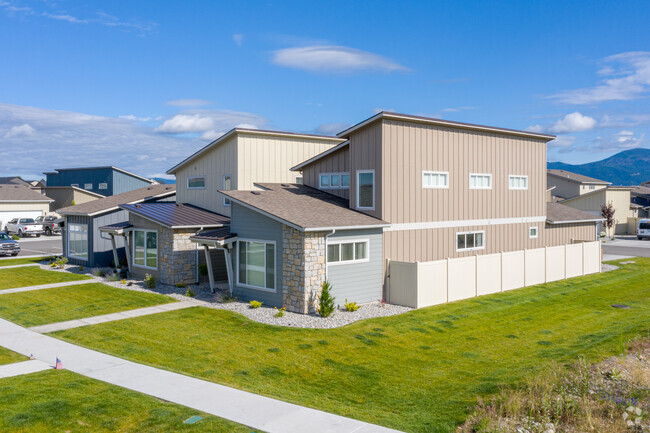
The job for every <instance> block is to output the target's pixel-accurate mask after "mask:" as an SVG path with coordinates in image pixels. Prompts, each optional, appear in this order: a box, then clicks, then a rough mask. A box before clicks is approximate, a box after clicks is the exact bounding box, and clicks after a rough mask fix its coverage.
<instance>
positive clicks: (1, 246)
mask: <svg viewBox="0 0 650 433" xmlns="http://www.w3.org/2000/svg"><path fill="white" fill-rule="evenodd" d="M19 252H20V245H19V244H18V242H16V241H15V240H13V239H12V238H11V236H9V235H8V234H7V233H0V255H3V256H7V255H9V254H11V255H12V256H17V255H18V253H19Z"/></svg>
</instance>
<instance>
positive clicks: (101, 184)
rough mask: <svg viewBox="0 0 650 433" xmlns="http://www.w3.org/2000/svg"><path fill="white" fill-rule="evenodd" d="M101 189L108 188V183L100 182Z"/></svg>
mask: <svg viewBox="0 0 650 433" xmlns="http://www.w3.org/2000/svg"><path fill="white" fill-rule="evenodd" d="M99 189H108V184H107V183H100V184H99Z"/></svg>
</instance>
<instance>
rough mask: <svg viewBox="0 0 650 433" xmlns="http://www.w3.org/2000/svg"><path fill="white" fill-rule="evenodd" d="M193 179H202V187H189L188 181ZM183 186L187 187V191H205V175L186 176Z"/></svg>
mask: <svg viewBox="0 0 650 433" xmlns="http://www.w3.org/2000/svg"><path fill="white" fill-rule="evenodd" d="M193 179H203V186H190V180H193ZM185 185H186V186H187V189H205V185H206V179H205V175H201V176H188V177H187V180H186V182H185Z"/></svg>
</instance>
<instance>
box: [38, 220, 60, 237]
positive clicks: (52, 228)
mask: <svg viewBox="0 0 650 433" xmlns="http://www.w3.org/2000/svg"><path fill="white" fill-rule="evenodd" d="M59 218H60V217H58V216H54V215H48V216H39V217H36V220H35V221H36V223H37V224H41V225H42V226H43V232H44V233H45V236H52V235H53V234H55V233H59V234H60V233H61V226H60V225H59V223H58V222H56V221H57V220H58V219H59Z"/></svg>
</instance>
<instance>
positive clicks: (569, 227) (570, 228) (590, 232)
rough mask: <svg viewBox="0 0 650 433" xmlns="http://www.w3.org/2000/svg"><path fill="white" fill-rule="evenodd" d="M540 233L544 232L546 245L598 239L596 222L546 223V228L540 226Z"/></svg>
mask: <svg viewBox="0 0 650 433" xmlns="http://www.w3.org/2000/svg"><path fill="white" fill-rule="evenodd" d="M539 233H540V236H541V235H542V233H544V245H545V246H549V247H551V246H556V245H564V244H570V243H574V242H578V241H593V240H595V239H596V224H595V223H577V224H546V227H545V228H544V230H542V228H541V227H540V232H539Z"/></svg>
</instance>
